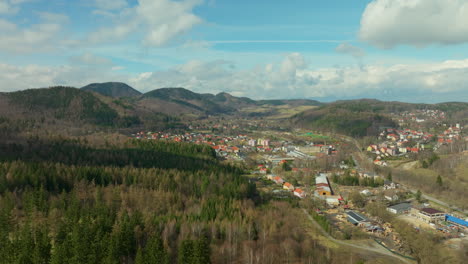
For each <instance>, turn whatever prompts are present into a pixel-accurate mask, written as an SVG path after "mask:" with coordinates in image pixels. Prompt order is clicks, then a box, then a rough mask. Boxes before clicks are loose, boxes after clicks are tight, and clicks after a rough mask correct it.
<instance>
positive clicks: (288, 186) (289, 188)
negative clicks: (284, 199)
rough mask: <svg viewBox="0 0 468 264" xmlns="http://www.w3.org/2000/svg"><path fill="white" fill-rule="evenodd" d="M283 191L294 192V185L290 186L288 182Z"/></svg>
mask: <svg viewBox="0 0 468 264" xmlns="http://www.w3.org/2000/svg"><path fill="white" fill-rule="evenodd" d="M283 189H285V190H288V191H292V190H294V186H293V185H292V184H290V183H289V182H286V183H284V185H283Z"/></svg>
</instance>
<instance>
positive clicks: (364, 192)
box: [360, 189, 372, 196]
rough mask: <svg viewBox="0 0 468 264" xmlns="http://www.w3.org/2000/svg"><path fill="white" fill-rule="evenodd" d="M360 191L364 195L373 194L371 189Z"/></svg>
mask: <svg viewBox="0 0 468 264" xmlns="http://www.w3.org/2000/svg"><path fill="white" fill-rule="evenodd" d="M360 193H361V194H362V195H364V196H369V195H372V193H371V192H370V191H369V190H367V189H366V190H364V191H360Z"/></svg>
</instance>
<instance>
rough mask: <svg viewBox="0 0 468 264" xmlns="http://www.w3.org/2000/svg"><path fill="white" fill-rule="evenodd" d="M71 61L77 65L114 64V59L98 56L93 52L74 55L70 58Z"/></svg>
mask: <svg viewBox="0 0 468 264" xmlns="http://www.w3.org/2000/svg"><path fill="white" fill-rule="evenodd" d="M70 61H71V62H72V63H73V64H77V65H91V66H110V65H113V63H112V61H111V60H109V59H107V58H104V57H100V56H97V55H95V54H92V53H89V52H87V53H83V54H81V55H79V56H73V57H71V58H70Z"/></svg>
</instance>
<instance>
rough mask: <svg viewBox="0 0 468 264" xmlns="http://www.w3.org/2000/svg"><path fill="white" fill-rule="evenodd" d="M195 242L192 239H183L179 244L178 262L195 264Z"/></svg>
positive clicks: (180, 263)
mask: <svg viewBox="0 0 468 264" xmlns="http://www.w3.org/2000/svg"><path fill="white" fill-rule="evenodd" d="M193 260H194V243H193V241H192V240H190V239H186V240H183V241H182V243H181V244H180V246H179V254H178V263H179V264H193V263H194V261H193Z"/></svg>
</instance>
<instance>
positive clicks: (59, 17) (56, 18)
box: [38, 12, 70, 24]
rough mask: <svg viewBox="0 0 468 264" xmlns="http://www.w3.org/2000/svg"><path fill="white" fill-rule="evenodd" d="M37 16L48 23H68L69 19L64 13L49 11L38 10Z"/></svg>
mask: <svg viewBox="0 0 468 264" xmlns="http://www.w3.org/2000/svg"><path fill="white" fill-rule="evenodd" d="M38 15H39V18H40V19H41V20H42V21H46V22H49V23H58V24H60V23H63V24H65V23H68V22H69V21H70V19H69V17H68V16H67V15H64V14H58V13H50V12H38Z"/></svg>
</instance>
